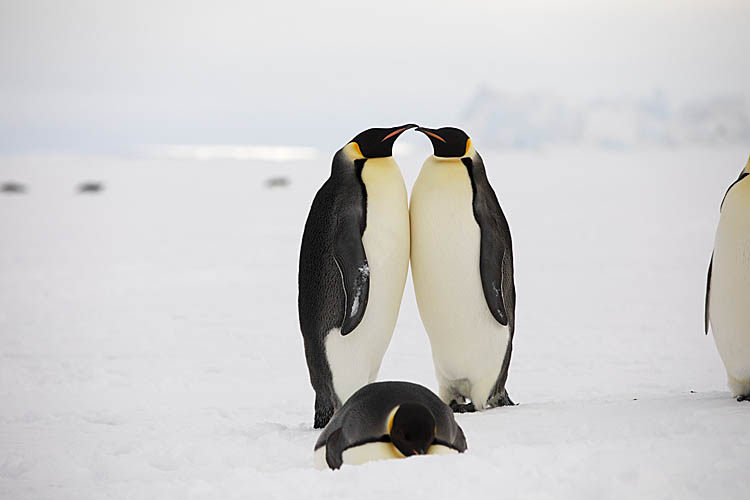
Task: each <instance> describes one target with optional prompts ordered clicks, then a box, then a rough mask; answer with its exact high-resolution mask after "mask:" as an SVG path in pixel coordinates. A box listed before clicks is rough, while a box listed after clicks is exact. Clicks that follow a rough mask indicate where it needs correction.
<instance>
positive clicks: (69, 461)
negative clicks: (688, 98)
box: [0, 141, 750, 499]
mask: <svg viewBox="0 0 750 500" xmlns="http://www.w3.org/2000/svg"><path fill="white" fill-rule="evenodd" d="M425 142H426V141H425ZM477 147H478V148H479V149H480V152H482V153H483V154H484V157H485V163H486V165H487V166H488V170H489V175H490V179H491V181H492V182H493V185H494V187H495V189H496V191H497V193H498V195H499V198H500V202H501V204H502V205H503V207H504V209H505V212H506V215H507V216H508V219H509V222H510V225H511V229H512V231H513V236H514V247H515V256H516V283H517V290H518V310H517V314H518V320H517V321H518V324H517V331H516V340H515V345H514V347H515V348H514V356H513V361H512V364H511V371H510V377H509V380H508V388H509V392H510V395H511V397H512V398H513V399H514V400H515V401H516V402H517V403H519V405H518V406H516V407H510V408H500V409H495V410H491V411H488V412H485V413H482V414H467V415H459V416H457V418H458V421H459V422H460V424H461V426H462V427H463V428H464V431H465V433H466V436H467V440H468V444H469V450H468V452H467V453H466V454H464V455H460V456H448V457H416V458H412V459H408V460H399V461H390V462H379V463H372V464H367V465H364V466H360V467H344V468H343V469H341V470H340V471H336V472H333V471H325V472H320V471H317V470H315V469H313V466H312V456H313V455H312V451H313V444H314V442H315V440H316V437H317V434H318V433H317V432H316V431H314V430H313V429H312V427H311V421H312V403H313V392H312V389H311V388H310V386H309V383H308V379H307V370H306V367H305V361H304V356H303V350H302V340H301V335H300V333H299V329H298V325H297V315H296V295H297V290H296V273H297V253H298V251H299V242H300V237H301V232H302V227H303V224H304V221H305V218H306V216H307V210H308V208H309V203H310V201H311V200H312V197H313V195H314V193H315V191H316V190H317V188H318V187H319V185H320V184H321V183H322V182H323V180H324V179H325V177H326V176H327V175H328V169H329V165H330V160H329V159H328V158H320V159H318V160H315V161H292V162H281V163H272V162H268V163H263V162H257V161H222V160H217V159H214V160H210V161H203V162H201V161H181V160H180V161H178V160H154V159H146V158H104V157H101V158H98V157H97V158H92V157H24V158H3V159H0V181H7V180H17V181H20V182H23V183H25V184H26V185H27V186H28V192H27V194H25V195H18V194H5V193H0V498H3V499H5V498H8V499H26V498H29V499H31V498H54V499H82V498H92V499H93V498H96V499H99V498H137V499H144V498H160V499H161V498H178V499H184V498H211V499H219V498H245V499H247V498H373V499H374V498H377V499H382V498H392V497H394V496H395V497H402V498H405V497H408V498H411V499H414V498H465V497H469V496H473V497H477V496H483V497H485V496H486V497H487V498H591V499H600V498H675V499H685V498H722V499H731V498H737V499H739V498H743V499H745V498H748V495H749V494H750V493H749V492H750V485H749V484H748V471H749V470H750V469H749V468H750V433H749V432H748V429H749V428H750V403H744V404H741V403H737V402H735V401H734V399H732V398H731V396H730V394H729V392H728V389H727V388H726V385H725V377H724V371H723V367H722V365H721V361H720V360H719V357H718V355H717V353H716V350H715V347H714V345H713V339H712V338H711V337H710V336H709V337H706V336H704V335H703V330H702V328H703V293H704V286H705V274H706V269H707V266H708V260H709V257H710V254H711V249H712V245H713V234H714V228H715V225H716V223H717V221H718V209H719V203H720V201H721V197H722V196H723V194H724V191H725V189H726V187H727V186H728V185H729V184H730V183H731V181H732V180H733V179H734V178H736V176H737V174H738V173H739V171H740V170H741V169H742V167H743V166H744V164H745V161H746V160H747V154H748V152H750V151H748V149H746V148H744V149H736V148H732V149H728V148H725V149H680V150H665V149H661V150H653V151H645V152H644V151H641V152H632V151H609V152H607V151H581V150H563V149H560V150H543V151H526V152H497V153H492V152H489V151H483V150H482V148H481V144H478V145H477ZM412 151H413V153H412V154H410V155H408V156H405V155H401V156H397V160H398V161H399V163H400V164H401V166H402V169H403V171H404V174H405V177H406V179H407V185H411V183H412V182H413V180H414V178H415V177H416V175H417V173H418V170H419V166H420V165H421V162H422V160H423V158H424V155H426V154H427V145H426V144H424V145H421V143H420V145H419V146H418V147H416V148H414V149H413V150H412ZM272 177H285V178H288V179H289V181H290V183H289V185H288V186H280V187H268V186H267V184H266V181H267V179H269V178H272ZM86 180H97V181H101V182H103V183H104V187H105V190H104V191H103V192H101V193H99V194H80V195H79V194H76V193H75V186H76V185H77V183H79V182H81V181H86ZM380 378H381V379H403V380H410V381H416V382H420V383H423V384H425V385H426V386H428V387H430V388H432V389H433V390H435V389H436V383H435V378H434V375H433V371H432V361H431V357H430V350H429V343H428V341H427V337H426V335H425V333H424V331H423V328H422V325H421V322H420V320H419V316H418V313H417V309H416V304H415V300H414V294H413V290H412V288H411V285H410V284H409V285H407V289H406V292H405V295H404V301H403V306H402V310H401V316H400V318H399V321H398V326H397V329H396V332H395V334H394V339H393V342H392V343H391V346H390V348H389V350H388V352H387V354H386V357H385V360H384V362H383V367H382V370H381V373H380Z"/></svg>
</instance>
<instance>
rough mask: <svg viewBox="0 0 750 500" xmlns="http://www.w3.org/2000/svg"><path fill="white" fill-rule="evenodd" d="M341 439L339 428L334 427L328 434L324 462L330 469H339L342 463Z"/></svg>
mask: <svg viewBox="0 0 750 500" xmlns="http://www.w3.org/2000/svg"><path fill="white" fill-rule="evenodd" d="M342 443H343V441H342V439H341V428H338V429H336V430H335V431H333V432H332V433H331V434H330V435H329V436H328V441H326V463H327V464H328V467H330V468H331V469H334V470H336V469H340V468H341V466H342V465H343V464H344V458H343V456H342V454H343V451H344V450H342V449H341V446H342Z"/></svg>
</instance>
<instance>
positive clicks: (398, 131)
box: [380, 123, 417, 142]
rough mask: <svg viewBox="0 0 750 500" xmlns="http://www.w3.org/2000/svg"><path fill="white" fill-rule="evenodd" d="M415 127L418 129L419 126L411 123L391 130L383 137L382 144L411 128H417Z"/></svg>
mask: <svg viewBox="0 0 750 500" xmlns="http://www.w3.org/2000/svg"><path fill="white" fill-rule="evenodd" d="M415 127H417V125H415V124H413V123H410V124H407V125H401V126H400V127H394V128H393V130H391V131H390V132H389V133H388V134H387V135H386V136H385V137H383V139H382V140H381V141H380V142H385V141H387V140H388V139H390V138H393V137H398V136H399V135H401V134H402V133H403V132H405V131H407V130H409V129H410V128H415Z"/></svg>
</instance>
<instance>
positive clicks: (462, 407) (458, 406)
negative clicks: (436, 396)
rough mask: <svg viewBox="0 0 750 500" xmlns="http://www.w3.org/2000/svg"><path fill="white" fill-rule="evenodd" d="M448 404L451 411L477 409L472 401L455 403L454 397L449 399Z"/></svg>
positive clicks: (469, 411) (473, 410)
mask: <svg viewBox="0 0 750 500" xmlns="http://www.w3.org/2000/svg"><path fill="white" fill-rule="evenodd" d="M448 406H450V407H451V410H453V413H473V412H475V411H477V409H476V408H475V407H474V403H463V404H459V403H456V400H455V399H454V400H453V401H451V403H450V404H449V405H448Z"/></svg>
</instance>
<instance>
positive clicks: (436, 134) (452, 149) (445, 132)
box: [417, 127, 471, 158]
mask: <svg viewBox="0 0 750 500" xmlns="http://www.w3.org/2000/svg"><path fill="white" fill-rule="evenodd" d="M417 131H418V132H422V133H423V134H424V135H426V136H427V138H428V139H430V142H431V143H432V149H433V151H434V154H435V156H439V157H441V158H461V157H462V156H466V155H467V154H468V153H469V149H470V148H471V139H469V136H468V135H466V132H464V131H463V130H461V129H460V128H455V127H443V128H437V129H433V128H427V127H417Z"/></svg>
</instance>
